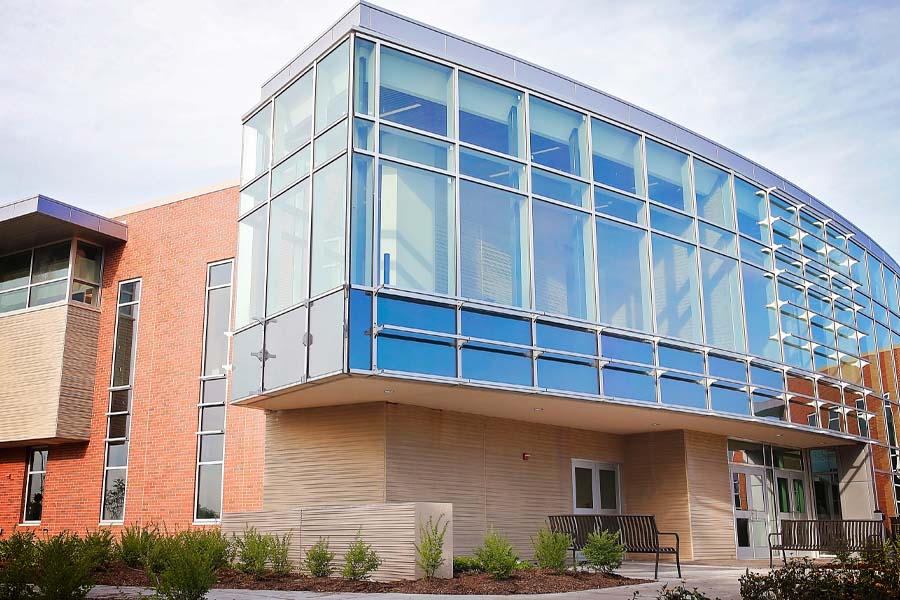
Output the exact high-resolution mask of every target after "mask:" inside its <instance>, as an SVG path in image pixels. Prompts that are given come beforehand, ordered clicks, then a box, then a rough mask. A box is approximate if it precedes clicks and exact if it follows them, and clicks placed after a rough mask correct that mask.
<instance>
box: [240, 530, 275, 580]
mask: <svg viewBox="0 0 900 600" xmlns="http://www.w3.org/2000/svg"><path fill="white" fill-rule="evenodd" d="M274 541H275V540H274V536H272V535H268V534H261V533H259V532H258V531H257V530H256V528H255V527H247V528H245V529H244V533H243V535H242V536H241V537H237V536H235V538H234V544H235V548H236V550H237V568H238V570H239V571H242V572H244V573H247V574H248V575H252V576H253V577H256V578H257V579H259V578H262V577H263V576H264V575H265V574H266V566H267V564H268V562H269V559H270V557H271V556H272V549H273V548H272V546H273V545H274Z"/></svg>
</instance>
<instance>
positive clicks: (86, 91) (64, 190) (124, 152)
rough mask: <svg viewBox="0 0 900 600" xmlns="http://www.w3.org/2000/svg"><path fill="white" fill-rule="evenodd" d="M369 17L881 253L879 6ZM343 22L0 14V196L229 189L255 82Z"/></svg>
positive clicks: (891, 71) (65, 6) (894, 111)
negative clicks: (724, 155) (797, 191)
mask: <svg viewBox="0 0 900 600" xmlns="http://www.w3.org/2000/svg"><path fill="white" fill-rule="evenodd" d="M384 5H385V6H386V7H387V8H390V9H392V10H396V11H397V12H401V13H403V14H407V15H409V16H411V17H413V18H416V19H420V20H423V21H426V22H428V23H431V24H433V25H435V26H437V27H440V28H442V29H446V30H448V31H452V32H454V33H458V34H460V35H463V36H465V37H468V38H470V39H474V40H477V41H479V42H482V43H484V44H486V45H489V46H493V47H496V48H498V49H500V50H504V51H507V52H510V53H512V54H515V55H517V56H521V57H522V58H525V59H528V60H531V61H533V62H535V63H537V64H540V65H543V66H546V67H548V68H551V69H553V70H556V71H559V72H562V73H564V74H566V75H569V76H571V77H573V78H575V79H578V80H580V81H583V82H585V83H588V84H590V85H593V86H595V87H598V88H600V89H603V90H605V91H607V92H609V93H612V94H614V95H616V96H619V97H621V98H624V99H626V100H628V101H631V102H634V103H635V104H637V105H639V106H643V107H645V108H648V109H650V110H652V111H654V112H657V113H659V114H661V115H663V116H665V117H667V118H669V119H672V120H673V121H675V122H678V123H680V124H682V125H685V126H687V127H689V128H691V129H694V130H696V131H698V132H700V133H701V134H704V135H706V136H708V137H710V138H712V139H714V140H716V141H718V142H721V143H723V144H724V145H726V146H728V147H730V148H732V149H734V150H736V151H737V152H740V153H742V154H745V155H747V156H749V157H750V158H752V159H754V160H757V161H758V162H760V163H762V164H763V165H765V166H766V167H768V168H770V169H772V170H774V171H775V172H777V173H779V174H780V175H782V176H784V177H786V178H787V179H789V180H791V181H793V182H795V183H797V184H798V185H800V186H801V187H804V188H805V189H807V190H808V191H810V192H811V193H813V194H814V195H816V196H817V197H819V198H820V199H821V200H823V201H824V202H826V203H827V204H829V205H831V206H833V207H834V208H835V209H837V210H838V211H839V212H841V213H842V214H844V215H845V216H846V217H848V218H849V219H850V220H851V221H854V222H855V223H856V224H857V225H859V226H860V227H861V228H862V229H863V230H865V231H867V232H868V233H870V234H871V235H872V236H873V237H874V238H875V239H876V240H878V241H879V242H881V243H882V244H883V245H884V246H885V247H886V248H887V249H888V250H889V251H891V252H892V253H894V254H895V256H898V257H900V240H897V236H896V234H895V233H894V232H895V231H896V230H897V229H898V226H900V216H898V214H897V211H895V210H894V201H895V198H894V196H895V195H896V192H895V189H896V187H895V185H894V181H893V176H894V173H893V171H894V170H895V169H896V167H895V164H896V163H898V161H900V127H898V124H900V85H898V83H900V40H898V36H897V35H896V32H895V25H896V24H897V23H898V22H900V6H898V5H896V4H894V3H889V2H874V3H869V4H863V5H858V6H856V5H854V6H850V5H847V4H844V3H833V4H826V3H818V2H792V3H752V4H751V3H745V4H740V3H700V2H691V1H685V2H662V1H660V2H653V3H650V2H595V1H586V0H585V1H575V2H565V3H546V2H537V1H536V0H518V1H515V2H513V1H511V0H495V1H492V2H487V1H475V0H461V1H458V2H453V3H450V2H422V1H421V0H418V1H414V0H396V1H387V0H385V1H384ZM348 7H349V4H346V5H345V4H341V3H338V4H331V5H330V6H325V4H324V3H313V2H289V1H284V0H282V1H276V2H266V3H251V2H235V1H231V2H229V1H225V2H213V1H211V0H207V1H206V2H174V1H168V2H166V1H159V2H145V3H130V2H127V3H122V2H111V1H105V2H99V3H87V4H77V5H76V4H75V3H69V2H62V1H61V0H55V1H52V0H51V1H49V2H43V3H12V2H8V3H2V4H0V56H3V57H4V63H3V65H2V66H0V135H2V136H3V140H4V143H3V144H2V145H0V182H2V186H0V198H2V199H3V200H12V199H15V198H18V197H24V196H27V195H30V194H34V193H37V192H41V193H45V194H48V195H52V196H56V197H58V198H59V199H61V200H63V201H68V202H72V203H76V204H79V205H81V206H85V207H86V208H90V209H93V210H101V211H102V210H108V209H111V208H115V207H121V206H124V205H128V204H131V203H135V202H141V201H145V200H148V199H151V198H155V197H159V196H164V195H168V194H171V193H176V192H180V191H185V190H190V189H194V188H197V187H201V186H203V185H206V184H209V183H213V182H216V181H220V180H223V179H229V178H233V177H234V176H236V174H237V169H238V157H239V153H240V148H239V143H240V131H239V120H240V116H241V115H242V114H243V113H244V112H245V111H246V110H247V109H248V108H250V107H251V106H252V105H253V104H254V103H255V102H256V100H257V99H258V94H259V85H260V84H261V83H262V82H263V81H264V80H265V79H266V78H268V77H269V76H270V75H272V74H273V73H274V72H275V71H277V70H278V68H279V67H281V66H282V65H283V64H284V63H285V62H286V61H287V60H289V59H290V58H291V57H293V56H294V55H295V54H296V53H297V52H298V51H299V50H300V49H302V47H303V46H305V45H306V44H307V43H309V42H310V41H312V40H313V39H314V38H315V36H317V35H319V34H320V33H321V32H323V31H324V30H325V29H326V28H327V27H328V26H329V25H331V23H332V22H333V21H334V20H336V19H337V18H338V17H339V16H340V14H341V13H342V12H343V11H344V10H345V9H346V8H348ZM10 57H11V58H12V60H10Z"/></svg>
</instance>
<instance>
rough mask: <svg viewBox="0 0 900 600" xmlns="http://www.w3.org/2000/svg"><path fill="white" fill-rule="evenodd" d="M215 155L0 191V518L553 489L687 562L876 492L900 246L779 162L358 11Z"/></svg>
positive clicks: (269, 92) (891, 411) (457, 497)
mask: <svg viewBox="0 0 900 600" xmlns="http://www.w3.org/2000/svg"><path fill="white" fill-rule="evenodd" d="M243 143H244V148H243V158H242V164H241V169H240V175H241V180H240V188H239V190H238V189H235V188H229V189H224V190H221V191H218V192H215V193H212V194H206V195H200V196H197V197H193V198H190V199H185V200H180V201H177V202H170V203H164V204H161V205H159V206H157V207H155V208H149V209H146V210H143V211H137V212H132V213H130V214H128V215H124V216H120V217H118V218H117V219H114V220H109V219H102V218H99V217H96V216H93V215H88V217H89V218H87V217H84V216H83V215H85V213H83V212H82V211H78V210H77V209H74V208H71V207H63V206H62V205H59V204H54V208H55V207H57V206H58V207H60V208H64V209H65V210H68V211H69V213H68V214H69V216H68V218H67V217H65V216H60V211H59V210H55V209H54V210H49V209H48V210H45V211H43V212H42V211H41V209H40V207H41V205H42V203H47V202H49V201H47V200H46V199H43V198H38V199H37V200H35V201H30V202H32V203H35V202H36V206H37V208H35V209H34V210H33V212H34V213H35V215H37V216H33V217H28V216H27V215H26V217H27V218H26V219H24V220H23V217H21V216H20V212H22V211H21V210H20V209H19V208H16V207H17V206H18V205H13V207H12V208H9V207H6V208H2V209H0V232H3V233H6V234H7V235H2V236H0V239H3V240H4V242H3V243H4V245H5V247H4V248H3V251H2V253H3V254H7V255H8V256H5V257H2V258H0V307H3V308H0V310H3V311H4V312H5V314H4V315H2V316H0V340H2V346H0V348H2V349H3V350H2V351H3V353H4V354H0V382H2V383H3V384H4V385H2V386H0V390H2V391H0V394H3V395H0V415H4V419H3V420H0V445H3V446H6V447H7V448H4V449H2V450H0V465H2V468H3V469H4V471H5V472H7V473H8V474H7V479H6V481H2V480H0V494H3V495H4V497H5V498H6V502H5V503H4V505H5V506H7V507H9V508H7V509H0V510H6V511H7V513H8V514H5V515H3V516H0V526H2V527H4V529H6V528H13V527H15V526H17V524H18V523H22V522H23V521H24V522H26V524H27V523H28V522H37V521H40V523H41V526H44V525H45V522H46V518H45V517H44V516H41V515H40V514H39V515H38V516H39V518H38V519H34V518H31V517H34V512H33V508H31V507H33V505H34V504H35V499H36V492H35V489H36V486H37V485H38V484H40V485H41V486H42V488H41V492H40V494H41V497H42V498H46V500H44V502H43V504H44V508H43V511H44V512H43V514H44V515H46V517H47V518H49V517H50V515H51V514H52V515H53V517H52V519H53V521H52V526H53V527H64V526H71V523H77V524H78V526H79V527H80V526H96V525H97V524H98V523H100V524H110V525H113V526H114V525H116V524H121V523H126V522H131V521H132V520H143V521H147V520H154V521H157V522H162V521H165V522H167V523H168V522H174V523H182V524H190V523H196V524H216V523H221V524H222V526H223V527H225V528H226V529H228V528H237V527H239V526H240V525H242V524H244V523H255V524H258V525H259V526H261V527H273V528H276V529H277V528H281V529H287V528H294V527H297V528H298V529H299V528H301V520H302V523H303V525H302V527H307V526H309V524H310V523H317V524H318V525H317V527H319V529H317V530H316V531H317V533H321V534H334V535H343V534H344V533H346V532H347V530H350V531H352V532H355V531H356V530H357V528H358V527H363V528H364V529H365V528H368V531H370V532H374V533H373V534H372V535H374V536H375V537H376V538H378V535H381V534H380V533H378V532H384V531H388V530H390V527H387V526H386V525H385V524H386V523H387V524H393V525H392V526H393V527H394V528H395V529H403V530H404V531H407V532H408V531H410V530H414V523H412V525H410V523H411V522H410V521H409V520H408V519H407V516H408V515H413V517H414V518H416V517H415V515H418V514H423V513H419V512H408V513H404V514H405V515H406V516H402V517H398V516H397V515H398V514H399V513H398V512H396V511H395V509H396V507H410V506H415V507H416V508H415V509H410V510H414V511H421V510H424V511H426V512H427V511H431V512H432V513H433V514H437V512H440V511H444V513H445V514H446V515H447V516H448V517H449V518H451V520H452V526H453V535H452V538H453V548H454V552H455V553H456V554H465V553H467V552H469V551H471V549H472V548H473V547H474V546H475V545H476V544H477V543H478V542H479V541H480V539H481V536H482V535H483V533H484V531H485V530H486V529H487V528H488V527H490V526H495V527H497V528H499V529H501V530H502V531H504V532H505V533H507V534H508V535H509V537H510V539H511V541H513V543H514V544H515V545H516V546H517V548H518V549H519V550H521V551H522V552H523V553H524V554H528V553H529V549H530V544H529V537H530V536H531V535H532V534H533V533H534V531H535V530H536V529H537V527H538V526H539V525H540V524H541V523H542V522H543V520H544V519H545V518H546V517H547V515H551V514H563V513H572V512H574V513H605V512H626V513H651V514H655V515H656V517H657V520H658V522H659V524H660V527H661V529H663V530H668V531H677V532H678V533H679V534H680V536H681V542H682V551H683V556H684V557H686V558H688V559H695V560H705V559H723V558H739V559H741V558H754V557H761V556H763V555H764V554H767V534H768V533H769V532H772V531H775V530H777V528H778V523H779V521H781V520H784V519H798V518H821V519H825V518H840V517H843V518H879V517H880V516H882V515H896V514H898V513H897V507H898V504H897V502H898V498H900V447H898V441H897V436H896V430H895V422H896V420H897V419H898V418H900V413H898V412H897V411H898V404H897V401H898V396H897V370H896V367H895V361H897V360H900V352H898V351H896V350H895V348H896V347H897V345H898V344H900V341H898V342H895V338H896V337H897V336H900V296H898V274H900V265H898V263H897V262H896V261H895V260H894V259H893V258H891V257H890V256H888V255H887V253H886V252H885V251H884V250H883V249H882V248H881V247H880V246H878V244H876V243H875V242H874V241H873V240H871V239H870V238H869V237H868V236H866V235H865V233H863V232H862V231H860V230H859V229H858V228H857V227H855V226H854V225H853V224H852V223H851V222H850V221H848V220H847V219H846V218H844V217H843V216H841V215H838V214H837V213H836V212H835V211H834V210H832V209H830V208H829V207H827V206H826V205H825V204H823V203H822V202H820V201H819V200H817V199H816V198H814V197H812V196H811V195H810V194H808V193H807V192H805V191H803V190H802V189H800V188H798V187H797V186H795V185H794V184H792V183H790V182H789V181H787V180H786V179H784V178H782V177H781V176H779V175H776V174H774V173H773V172H771V171H769V170H767V169H766V168H764V167H762V166H760V165H758V164H756V163H754V162H752V161H750V160H748V159H746V158H744V157H742V156H740V155H739V154H736V153H735V152H733V151H731V150H728V149H726V148H724V147H722V146H720V145H718V144H716V143H714V142H712V141H710V140H708V139H706V138H704V137H702V136H700V135H698V134H696V133H693V132H690V131H688V130H686V129H684V128H682V127H680V126H678V125H676V124H674V123H672V122H670V121H667V120H665V119H663V118H661V117H659V116H656V115H654V114H651V113H649V112H647V111H644V110H642V109H640V108H638V107H636V106H634V105H631V104H628V103H627V102H624V101H621V100H619V99H616V98H613V97H611V96H609V95H607V94H604V93H602V92H600V91H597V90H595V89H592V88H590V87H588V86H585V85H583V84H580V83H578V82H575V81H573V80H571V79H568V78H566V77H564V76H562V75H558V74H556V73H553V72H550V71H548V70H546V69H543V68H541V67H538V66H535V65H533V64H530V63H527V62H525V61H522V60H520V59H517V58H515V57H512V56H509V55H507V54H504V53H501V52H499V51H496V50H492V49H489V48H486V47H484V46H481V45H479V44H477V43H474V42H470V41H467V40H464V39H462V38H459V37H457V36H454V35H452V34H449V33H446V32H443V31H440V30H437V29H435V28H433V27H430V26H428V25H424V24H421V23H417V22H414V21H412V20H410V19H408V18H406V17H403V16H400V15H397V14H394V13H391V12H389V11H386V10H384V9H381V8H379V7H376V6H373V5H370V4H367V3H365V2H361V3H359V4H357V5H355V6H354V7H353V8H352V9H351V10H350V11H349V12H348V13H347V14H345V15H344V17H343V18H341V19H340V20H339V21H338V22H337V23H336V24H335V25H334V26H333V27H332V28H331V29H329V30H328V32H326V33H325V34H324V35H323V36H321V37H320V38H318V39H317V40H316V41H315V42H313V43H312V44H311V45H310V46H309V47H308V48H307V49H306V50H304V51H303V52H302V53H301V54H300V55H298V56H297V57H296V58H295V59H293V60H292V61H291V62H290V63H288V64H287V65H286V66H285V67H284V68H282V69H281V70H280V71H279V72H278V73H277V74H276V75H275V76H274V77H272V78H271V79H270V80H269V81H268V82H266V83H265V84H264V85H263V88H262V97H261V101H260V102H259V104H258V105H257V106H255V107H253V109H252V110H251V111H250V112H248V113H247V115H246V116H245V118H244V127H243ZM2 211H6V212H2ZM7 214H8V215H9V216H4V215H7ZM122 220H124V222H125V225H123V224H122V222H121V221H122ZM87 222H90V223H94V222H96V223H98V224H99V225H97V226H96V227H94V226H93V225H91V226H87V225H85V223H87ZM126 225H127V234H126ZM235 225H236V227H235ZM51 226H52V227H51ZM43 229H47V230H51V231H52V235H50V234H48V235H44V236H37V235H34V232H35V231H38V230H43ZM62 238H65V239H69V240H73V239H74V240H75V241H74V242H72V241H69V242H65V244H68V246H67V248H68V252H69V254H67V255H66V256H68V257H70V258H68V260H69V262H65V261H64V260H63V258H59V259H58V260H57V262H55V263H54V262H52V261H50V262H51V264H54V265H57V267H56V268H55V270H54V271H53V272H52V273H50V275H51V277H50V278H49V279H48V276H47V275H46V274H44V272H43V271H44V270H46V268H47V267H45V266H43V265H45V264H46V263H47V262H48V261H47V259H40V260H39V255H40V254H42V253H44V252H46V250H44V249H43V248H44V246H43V244H45V243H48V242H54V241H57V240H58V239H62ZM126 238H127V240H126ZM6 240H10V241H9V242H7V241H6ZM39 246H40V248H39ZM32 248H34V249H32ZM235 248H236V249H235ZM9 253H14V254H9ZM59 253H60V256H62V254H63V253H62V246H60V250H59ZM82 253H86V254H88V255H89V256H95V258H94V259H93V263H92V264H93V265H94V266H92V267H91V268H88V267H87V266H83V265H82V263H80V262H79V261H84V260H85V259H84V258H79V257H81V256H82ZM91 253H93V254H91ZM101 253H102V255H103V256H105V260H103V261H101V260H100V258H99V256H101ZM26 255H27V257H28V261H30V262H28V261H26ZM234 256H236V259H235V260H234V262H233V269H232V261H231V259H232V257H234ZM10 257H12V258H10ZM173 257H177V260H173ZM16 261H18V262H16ZM57 263H58V264H57ZM26 264H27V265H31V264H34V265H36V266H35V267H26V266H25V265H26ZM70 264H71V265H72V267H71V268H69V265H70ZM17 265H18V267H17ZM101 265H102V271H103V272H102V277H101V275H100V269H101ZM17 269H18V270H17ZM232 270H233V275H234V278H233V279H234V284H233V288H234V293H233V302H231V300H232V293H231V288H232ZM35 274H37V276H36V275H35ZM47 281H56V282H62V283H56V284H55V285H57V286H58V287H59V290H57V292H56V294H55V295H52V294H49V293H48V292H46V291H44V290H45V289H46V287H47V283H46V282H47ZM42 286H43V287H42ZM91 286H93V287H91ZM7 290H9V291H7ZM42 292H43V293H42ZM62 292H64V293H62ZM88 292H90V293H88ZM16 294H17V295H16ZM60 294H61V295H60ZM101 296H102V298H103V304H102V305H99V302H100V297H101ZM30 297H34V298H36V301H34V302H32V303H31V304H29V300H27V298H30ZM48 298H52V299H48ZM86 299H87V300H86ZM85 301H87V304H89V305H90V304H92V305H93V306H85ZM229 303H232V304H233V307H231V306H230V305H229ZM98 305H99V310H98V308H97V306H98ZM82 315H87V317H86V318H85V317H84V316H82ZM229 315H231V322H230V324H229ZM84 321H87V325H84V324H80V323H82V322H84ZM90 326H92V327H93V329H91V328H90ZM36 327H43V328H45V329H46V331H47V333H46V334H44V333H43V330H42V334H41V335H42V338H41V339H42V340H43V339H44V337H43V336H45V335H46V337H47V339H48V341H47V343H46V344H45V343H43V341H42V344H41V349H42V350H41V352H40V355H41V360H42V361H45V362H46V363H47V364H46V365H45V366H42V365H38V364H37V360H36V359H35V365H33V366H32V365H31V363H30V361H27V360H26V361H22V359H21V357H22V356H33V355H34V354H35V351H34V345H33V344H32V343H31V342H30V340H31V339H32V338H31V337H30V336H32V335H33V332H34V331H35V330H36V329H35V328H36ZM135 331H137V333H136V334H135ZM123 332H125V333H123ZM144 332H147V333H144ZM226 332H227V334H226ZM26 336H27V337H26ZM78 336H81V337H80V338H79V337H78ZM229 339H230V340H231V350H230V351H231V358H230V362H229V360H228V352H229V349H228V340H229ZM7 340H12V341H10V342H7ZM26 340H29V341H28V342H26ZM14 345H15V348H14V349H12V350H11V351H10V350H9V349H10V348H12V347H13V346H14ZM71 347H77V348H84V349H86V350H84V351H83V352H80V353H79V352H75V351H69V349H70V348H71ZM45 348H49V349H48V350H46V352H45V351H44V349H45ZM44 355H46V357H45V356H44ZM78 360H80V361H81V362H80V363H78V364H76V363H75V362H74V361H78ZM25 365H27V366H28V368H24V366H25ZM47 369H53V371H52V372H53V373H54V374H58V373H61V379H60V377H56V375H54V378H53V382H52V385H51V383H48V382H47V378H46V377H43V375H42V374H44V373H46V372H47ZM229 371H230V378H229V377H228V375H227V373H228V372H229ZM76 374H78V375H84V377H81V378H78V385H80V386H81V387H78V386H76V385H74V384H73V383H71V382H70V381H69V379H71V378H73V377H75V375H76ZM88 375H89V377H88ZM67 378H69V379H67ZM75 378H77V377H75ZM57 380H59V381H57ZM107 383H109V385H107ZM29 386H32V387H35V388H37V387H39V386H44V388H46V389H41V390H40V393H41V394H42V396H41V398H42V400H41V402H40V403H38V402H36V401H35V400H32V399H29V401H28V402H24V401H23V398H22V397H23V396H24V395H26V394H27V395H28V396H29V398H32V397H33V393H32V392H30V391H27V392H26V394H23V393H22V391H23V390H30V389H32V388H31V387H29ZM226 387H227V388H228V391H227V395H228V398H229V399H230V400H229V401H228V402H227V403H226V400H225V398H226ZM76 396H77V398H76ZM38 404H40V407H41V408H40V411H41V413H40V419H38V417H37V416H30V413H28V412H27V411H29V410H37V408H36V407H37V406H38ZM226 405H227V407H226ZM226 414H227V419H226V417H225V415H226ZM225 421H227V426H225ZM10 423H11V424H12V425H10ZM129 423H130V426H129ZM54 424H55V425H54ZM138 425H139V426H138ZM107 426H108V428H107ZM223 441H224V449H223V443H222V442H223ZM129 447H130V448H129ZM26 448H27V450H26ZM57 456H58V457H59V458H57ZM57 461H58V462H57ZM57 464H58V465H59V466H57ZM57 472H58V473H59V475H56V473H57ZM223 482H224V484H223ZM223 488H224V501H223V495H222V491H221V490H222V489H223ZM448 505H450V506H448ZM442 507H445V508H442ZM397 510H399V509H397ZM404 510H406V509H404ZM29 511H32V512H29ZM328 511H331V512H328ZM391 511H395V512H391ZM38 513H40V509H38ZM76 515H77V518H76ZM301 515H308V516H302V519H301ZM392 519H394V520H392ZM397 519H400V520H399V521H398V520H397ZM70 522H71V523H70ZM398 523H402V525H398ZM385 527H387V529H385ZM410 527H411V528H412V529H410ZM379 528H381V529H379ZM385 535H386V536H387V537H390V536H389V535H388V534H385ZM308 538H309V536H307V535H306V534H305V533H301V539H304V540H305V539H308ZM378 539H380V538H378ZM385 539H387V538H385ZM312 541H315V540H314V539H312ZM381 541H384V540H381ZM301 543H304V544H305V543H306V542H305V541H303V542H301ZM384 543H388V542H384ZM388 546H390V544H389V543H388ZM394 550H396V548H394ZM406 550H408V548H406ZM406 550H403V549H401V550H396V551H397V553H398V556H399V555H401V554H403V552H405V551H406Z"/></svg>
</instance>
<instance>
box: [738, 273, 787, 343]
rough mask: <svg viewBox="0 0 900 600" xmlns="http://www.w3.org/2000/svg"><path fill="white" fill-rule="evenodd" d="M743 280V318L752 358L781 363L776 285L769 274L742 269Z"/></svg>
mask: <svg viewBox="0 0 900 600" xmlns="http://www.w3.org/2000/svg"><path fill="white" fill-rule="evenodd" d="M741 274H742V276H743V280H744V317H745V318H746V328H745V331H746V332H747V350H748V351H749V352H750V354H755V355H757V356H762V357H764V358H769V359H771V360H776V361H777V360H781V349H780V348H779V343H778V338H779V332H778V312H777V309H776V308H775V306H776V304H777V303H776V298H775V282H774V281H773V276H772V275H771V274H770V273H767V272H766V271H761V270H760V269H757V268H754V267H751V266H749V265H746V264H742V265H741Z"/></svg>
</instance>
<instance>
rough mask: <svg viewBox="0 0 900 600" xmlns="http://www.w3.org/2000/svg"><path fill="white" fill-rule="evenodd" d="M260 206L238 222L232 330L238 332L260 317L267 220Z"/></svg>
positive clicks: (262, 307)
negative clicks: (233, 328)
mask: <svg viewBox="0 0 900 600" xmlns="http://www.w3.org/2000/svg"><path fill="white" fill-rule="evenodd" d="M268 210H269V209H268V207H262V208H260V209H257V210H256V211H255V212H252V213H250V214H249V215H247V216H246V217H243V218H242V219H241V220H240V221H238V254H237V266H236V275H237V284H238V286H237V291H236V293H235V300H234V304H235V308H234V327H235V329H240V328H241V327H243V326H244V325H248V324H250V323H251V322H253V321H259V320H261V319H262V318H263V315H264V309H265V305H264V303H263V297H264V296H265V286H266V280H265V277H266V225H267V224H266V219H267V212H268Z"/></svg>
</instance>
